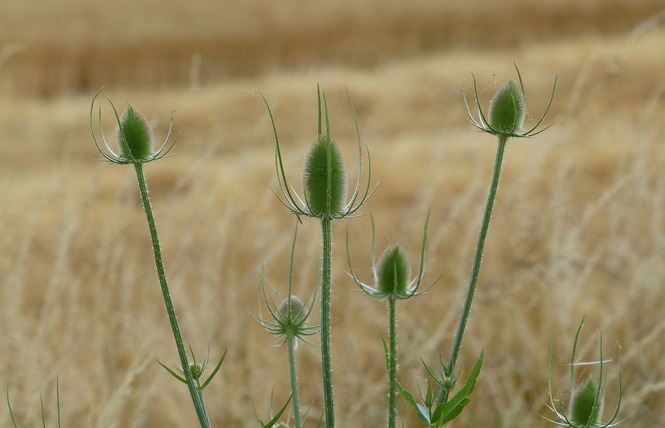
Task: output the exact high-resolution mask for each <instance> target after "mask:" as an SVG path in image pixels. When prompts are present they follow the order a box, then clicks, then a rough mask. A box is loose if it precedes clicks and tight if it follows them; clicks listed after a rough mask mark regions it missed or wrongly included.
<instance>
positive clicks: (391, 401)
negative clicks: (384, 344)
mask: <svg viewBox="0 0 665 428" xmlns="http://www.w3.org/2000/svg"><path fill="white" fill-rule="evenodd" d="M388 318H389V323H390V327H389V330H390V331H389V332H388V334H389V335H390V339H389V340H390V350H389V354H388V377H389V381H390V390H389V392H388V428H396V427H397V298H396V297H394V296H390V297H389V298H388Z"/></svg>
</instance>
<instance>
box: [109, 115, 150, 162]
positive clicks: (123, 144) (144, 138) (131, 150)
mask: <svg viewBox="0 0 665 428" xmlns="http://www.w3.org/2000/svg"><path fill="white" fill-rule="evenodd" d="M119 125H120V126H119V127H118V132H117V140H118V146H120V151H121V153H122V155H123V156H124V157H125V158H127V159H128V160H132V161H139V162H140V161H144V160H147V159H149V158H150V156H151V155H152V154H153V147H152V141H153V137H152V129H151V128H150V125H148V121H147V120H146V119H145V117H144V116H143V115H142V114H141V113H140V112H139V111H138V110H136V109H135V108H134V106H132V105H131V104H128V105H127V109H126V110H125V112H124V113H123V114H122V116H121V117H120V124H119Z"/></svg>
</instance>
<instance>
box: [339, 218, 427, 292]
mask: <svg viewBox="0 0 665 428" xmlns="http://www.w3.org/2000/svg"><path fill="white" fill-rule="evenodd" d="M371 218H372V274H373V276H374V282H373V283H372V284H367V283H364V282H363V281H362V280H361V279H360V278H359V277H358V276H357V275H356V274H355V272H354V271H353V266H352V265H351V253H350V251H349V233H348V231H347V234H346V260H347V262H348V265H349V276H350V277H351V279H353V281H354V282H355V283H356V285H357V286H358V287H360V289H361V290H362V291H363V292H365V294H367V295H368V296H371V297H374V298H377V299H380V300H385V299H392V300H396V299H399V300H407V299H410V298H411V297H414V296H418V295H420V294H423V293H426V292H427V291H428V290H429V289H430V288H431V287H432V286H433V285H434V284H435V283H436V281H438V279H437V280H436V281H434V283H432V284H431V285H429V286H428V287H427V288H426V289H424V290H420V285H421V284H422V282H423V278H424V276H425V271H426V270H427V225H428V224H429V213H428V214H427V219H426V220H425V227H424V228H423V229H424V230H423V241H422V247H421V249H420V266H419V272H418V274H417V275H415V276H414V277H411V266H410V265H409V262H408V260H407V257H406V253H405V252H404V250H402V248H401V247H400V246H399V245H389V246H388V247H387V248H386V249H385V250H384V251H383V253H382V254H381V256H380V257H379V260H378V261H377V260H376V245H375V244H376V242H375V229H374V217H371Z"/></svg>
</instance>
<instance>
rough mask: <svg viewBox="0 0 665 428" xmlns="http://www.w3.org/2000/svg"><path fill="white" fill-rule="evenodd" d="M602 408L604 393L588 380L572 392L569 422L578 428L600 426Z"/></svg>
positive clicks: (592, 381) (590, 379)
mask: <svg viewBox="0 0 665 428" xmlns="http://www.w3.org/2000/svg"><path fill="white" fill-rule="evenodd" d="M604 406H605V394H604V391H602V389H601V388H600V385H598V384H596V382H594V380H593V379H592V378H589V379H588V380H587V381H586V382H584V383H582V384H580V385H579V386H578V387H577V389H575V390H574V391H573V393H572V395H571V398H570V409H569V411H568V415H569V418H570V420H571V422H573V423H575V424H578V425H579V426H589V427H595V426H598V424H600V419H601V418H602V416H603V408H604Z"/></svg>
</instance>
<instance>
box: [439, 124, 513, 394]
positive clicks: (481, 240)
mask: <svg viewBox="0 0 665 428" xmlns="http://www.w3.org/2000/svg"><path fill="white" fill-rule="evenodd" d="M507 141H508V136H507V135H501V134H500V135H499V144H498V147H497V151H496V159H495V161H494V173H493V174H492V183H491V185H490V190H489V195H488V196H487V204H486V205H485V215H484V216H483V223H482V225H481V227H480V235H479V236H478V245H477V246H476V255H475V259H474V261H473V270H472V271H471V279H470V281H469V288H468V290H467V295H466V301H465V302H464V308H463V309H462V316H461V317H460V321H459V325H458V327H457V333H456V335H455V342H454V343H453V346H452V349H451V352H450V360H449V362H448V369H447V370H448V374H449V375H453V374H454V370H455V364H456V363H457V357H458V356H459V352H460V349H461V348H462V339H463V338H464V330H465V328H466V323H467V321H468V319H469V313H470V312H471V303H472V302H473V294H474V293H475V291H476V284H477V283H478V274H479V273H480V264H481V262H482V259H483V249H484V248H485V239H486V238H487V231H488V230H489V225H490V219H491V217H492V208H493V207H494V200H495V199H496V192H497V189H498V187H499V177H500V175H501V164H502V162H503V153H504V151H505V149H506V142H507ZM449 392H450V391H445V392H444V395H445V396H444V397H442V398H443V401H444V402H445V401H447V398H448V397H447V394H448V393H449Z"/></svg>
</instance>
